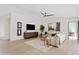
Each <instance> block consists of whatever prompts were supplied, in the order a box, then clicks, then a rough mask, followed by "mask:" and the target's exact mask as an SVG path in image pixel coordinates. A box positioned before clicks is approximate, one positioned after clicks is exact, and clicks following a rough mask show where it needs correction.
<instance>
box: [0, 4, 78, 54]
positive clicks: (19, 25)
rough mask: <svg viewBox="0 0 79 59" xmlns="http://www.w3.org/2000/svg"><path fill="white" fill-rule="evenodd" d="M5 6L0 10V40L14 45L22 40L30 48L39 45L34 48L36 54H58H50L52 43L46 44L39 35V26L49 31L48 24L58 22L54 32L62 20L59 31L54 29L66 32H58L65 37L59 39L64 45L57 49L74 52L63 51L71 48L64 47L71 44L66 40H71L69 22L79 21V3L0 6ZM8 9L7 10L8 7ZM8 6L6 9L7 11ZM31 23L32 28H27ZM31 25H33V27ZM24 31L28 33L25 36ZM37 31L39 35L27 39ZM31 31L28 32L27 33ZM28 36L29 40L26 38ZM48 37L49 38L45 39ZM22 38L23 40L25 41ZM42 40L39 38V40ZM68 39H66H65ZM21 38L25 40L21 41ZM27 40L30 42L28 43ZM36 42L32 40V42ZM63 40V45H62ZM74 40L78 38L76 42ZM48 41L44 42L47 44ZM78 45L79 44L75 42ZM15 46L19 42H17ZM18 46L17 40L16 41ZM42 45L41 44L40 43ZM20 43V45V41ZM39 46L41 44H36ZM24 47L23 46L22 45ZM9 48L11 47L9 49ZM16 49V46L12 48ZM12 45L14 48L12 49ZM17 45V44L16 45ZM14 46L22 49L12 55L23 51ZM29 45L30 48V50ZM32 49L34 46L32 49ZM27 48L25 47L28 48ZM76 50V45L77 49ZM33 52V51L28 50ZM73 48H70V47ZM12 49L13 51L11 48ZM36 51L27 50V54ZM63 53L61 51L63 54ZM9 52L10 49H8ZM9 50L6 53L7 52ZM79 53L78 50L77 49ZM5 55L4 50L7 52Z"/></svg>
mask: <svg viewBox="0 0 79 59" xmlns="http://www.w3.org/2000/svg"><path fill="white" fill-rule="evenodd" d="M1 7H3V8H2V9H1V10H3V12H2V11H1V14H0V16H1V17H0V19H1V20H0V40H1V41H8V42H9V43H10V45H11V44H14V43H15V42H19V43H21V44H24V46H25V45H26V44H28V45H30V46H31V48H32V47H33V48H36V49H37V50H40V51H41V52H39V51H35V50H34V51H35V52H36V54H56V53H55V52H54V53H50V51H49V49H51V48H52V47H51V46H49V47H48V46H47V45H46V44H47V41H45V42H44V41H41V40H40V39H44V37H43V38H40V33H41V31H40V25H43V26H44V31H43V32H47V33H48V31H49V28H48V25H49V24H50V23H51V24H55V25H54V27H55V29H54V28H53V31H54V30H56V24H57V23H59V24H60V26H59V29H60V30H58V31H56V32H55V31H54V32H55V33H63V34H61V35H59V36H60V37H61V36H63V37H64V39H63V38H61V39H60V41H61V43H60V44H61V45H62V46H61V47H59V46H58V48H57V47H55V46H54V47H53V48H54V50H55V49H57V50H56V51H60V50H61V51H60V53H57V54H71V53H68V52H67V53H64V52H62V51H64V48H69V47H65V45H66V46H68V45H67V40H68V35H69V33H68V31H69V29H68V24H69V23H68V22H70V21H79V16H78V15H79V14H78V7H79V5H73V4H71V5H66V4H65V5H62V4H60V5H59V4H50V5H49V4H45V5H43V4H37V5H34V4H29V5H27V4H25V5H20V4H19V5H16V4H15V5H0V8H1ZM6 8H8V9H6ZM5 9H6V11H5ZM28 25H29V26H32V27H33V29H28V28H27V27H29V26H28ZM32 27H31V28H32ZM24 33H25V36H24ZM35 33H37V35H36V36H35V37H36V38H31V37H29V38H27V37H28V36H31V35H32V37H33V35H35ZM27 34H28V35H27ZM26 36H27V37H26ZM25 38H26V39H25ZM46 39H48V40H49V38H46ZM22 40H23V41H22ZM39 40H40V41H39ZM65 40H66V42H65ZM21 41H22V42H21ZM27 41H28V42H29V41H30V42H29V43H30V44H29V43H27ZM32 42H33V43H32ZM63 42H64V44H65V45H64V44H63ZM74 42H75V41H74ZM44 43H45V45H44ZM54 43H57V45H58V44H59V42H58V41H57V42H54ZM76 44H77V43H76ZM10 45H9V44H8V45H7V46H8V47H9V48H10ZM14 45H16V44H14ZM17 45H18V43H17ZM41 45H42V46H41ZM19 46H20V44H19ZM37 46H38V47H37ZM21 47H23V46H21ZM40 47H43V48H40ZM9 48H8V49H9ZM12 48H13V47H12ZM12 48H11V49H12ZM16 48H17V47H16ZM16 48H14V50H15V51H19V52H17V53H13V54H19V53H20V54H23V53H21V52H20V50H19V49H21V48H18V49H16ZM31 48H30V49H31ZM33 48H32V49H33ZM27 49H28V48H26V50H27ZM75 49H76V48H75ZM26 50H25V49H24V50H22V51H23V52H25V51H26ZM51 50H52V51H54V50H53V49H51ZM29 51H30V50H29ZM69 51H70V50H69ZM11 52H12V50H11ZM31 52H32V53H33V54H34V53H35V52H33V51H30V52H27V53H25V54H32V53H31ZM61 52H62V53H61ZM8 53H9V52H8ZM8 53H6V54H8ZM77 53H78V52H77ZM1 54H2V53H1ZM4 54H5V53H4Z"/></svg>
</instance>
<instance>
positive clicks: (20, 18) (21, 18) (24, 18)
mask: <svg viewBox="0 0 79 59" xmlns="http://www.w3.org/2000/svg"><path fill="white" fill-rule="evenodd" d="M17 22H22V36H17ZM26 24H35V27H36V28H35V31H39V26H40V20H39V19H36V18H32V17H29V16H28V15H21V14H18V13H11V25H10V30H11V31H10V39H11V41H14V40H20V39H23V33H24V32H25V31H26Z"/></svg>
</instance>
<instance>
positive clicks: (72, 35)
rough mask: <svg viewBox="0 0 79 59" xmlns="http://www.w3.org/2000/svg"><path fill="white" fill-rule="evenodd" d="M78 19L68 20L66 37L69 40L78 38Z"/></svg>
mask: <svg viewBox="0 0 79 59" xmlns="http://www.w3.org/2000/svg"><path fill="white" fill-rule="evenodd" d="M78 24H79V23H78V21H72V22H69V29H68V30H69V31H68V37H69V40H78V26H79V25H78Z"/></svg>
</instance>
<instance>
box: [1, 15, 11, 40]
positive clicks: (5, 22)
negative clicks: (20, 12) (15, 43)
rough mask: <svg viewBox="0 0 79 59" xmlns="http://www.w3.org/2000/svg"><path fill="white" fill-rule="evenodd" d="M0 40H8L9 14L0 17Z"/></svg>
mask: <svg viewBox="0 0 79 59" xmlns="http://www.w3.org/2000/svg"><path fill="white" fill-rule="evenodd" d="M0 39H2V40H7V39H10V14H6V15H3V16H1V17H0Z"/></svg>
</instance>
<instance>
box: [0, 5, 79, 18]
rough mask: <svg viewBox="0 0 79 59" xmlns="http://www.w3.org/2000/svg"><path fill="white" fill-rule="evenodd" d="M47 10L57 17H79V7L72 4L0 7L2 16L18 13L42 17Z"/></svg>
mask: <svg viewBox="0 0 79 59" xmlns="http://www.w3.org/2000/svg"><path fill="white" fill-rule="evenodd" d="M46 9H47V12H49V13H53V14H55V16H79V5H77V4H76V5H75V4H73V5H70V4H64V5H63V4H14V5H11V4H7V5H6V4H5V5H0V16H1V15H3V14H6V13H10V12H17V13H21V14H24V15H30V16H37V17H40V16H41V14H40V11H41V10H42V11H44V10H46Z"/></svg>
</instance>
